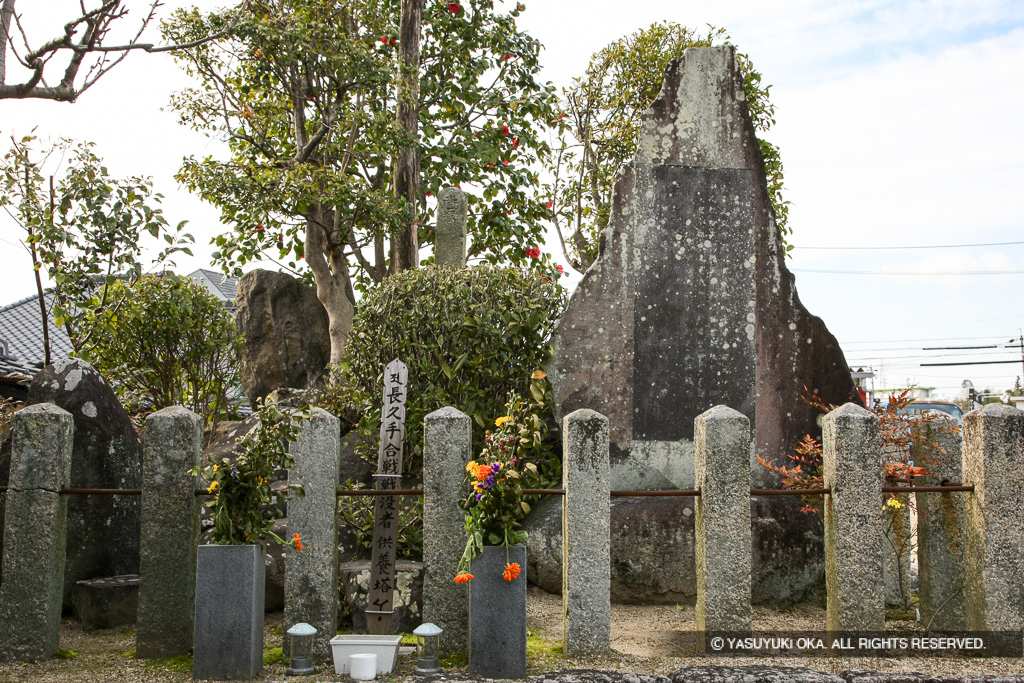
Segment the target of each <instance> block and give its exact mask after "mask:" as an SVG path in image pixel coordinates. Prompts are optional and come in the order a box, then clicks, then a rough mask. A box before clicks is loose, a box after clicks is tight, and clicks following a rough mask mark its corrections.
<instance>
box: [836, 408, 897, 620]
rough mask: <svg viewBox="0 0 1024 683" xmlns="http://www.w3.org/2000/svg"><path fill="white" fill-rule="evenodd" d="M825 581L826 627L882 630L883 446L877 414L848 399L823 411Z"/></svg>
mask: <svg viewBox="0 0 1024 683" xmlns="http://www.w3.org/2000/svg"><path fill="white" fill-rule="evenodd" d="M822 427H823V428H822V437H823V439H822V440H823V456H824V457H823V471H824V480H825V486H826V487H828V488H831V489H832V493H831V495H828V496H825V500H824V508H825V585H826V588H827V590H828V606H827V609H826V628H827V629H828V630H829V631H881V630H883V624H884V620H885V593H884V590H883V578H882V451H881V435H880V430H879V426H878V418H877V417H875V415H874V414H873V413H871V412H869V411H867V410H865V409H864V408H862V407H860V406H858V405H856V404H854V403H847V404H846V405H844V406H841V407H839V408H836V409H835V410H833V411H832V412H830V413H829V414H828V415H826V416H825V417H824V420H823V425H822Z"/></svg>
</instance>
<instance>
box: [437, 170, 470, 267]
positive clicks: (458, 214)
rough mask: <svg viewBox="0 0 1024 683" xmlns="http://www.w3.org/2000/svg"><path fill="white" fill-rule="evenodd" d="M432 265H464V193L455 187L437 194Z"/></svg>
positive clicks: (447, 188)
mask: <svg viewBox="0 0 1024 683" xmlns="http://www.w3.org/2000/svg"><path fill="white" fill-rule="evenodd" d="M434 265H438V266H452V267H453V268H465V267H466V194H465V193H464V192H463V191H462V190H460V189H459V188H457V187H446V188H444V189H443V190H441V191H440V192H439V193H438V195H437V229H436V231H435V238H434Z"/></svg>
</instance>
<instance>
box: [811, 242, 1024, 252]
mask: <svg viewBox="0 0 1024 683" xmlns="http://www.w3.org/2000/svg"><path fill="white" fill-rule="evenodd" d="M1011 244H1024V242H985V243H983V244H922V245H916V246H903V247H803V246H800V245H799V244H797V245H794V246H793V248H794V249H815V250H820V251H825V250H828V251H882V250H886V251H888V250H895V249H963V248H967V247H1005V246H1009V245H1011Z"/></svg>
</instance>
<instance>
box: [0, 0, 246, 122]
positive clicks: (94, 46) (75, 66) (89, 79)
mask: <svg viewBox="0 0 1024 683" xmlns="http://www.w3.org/2000/svg"><path fill="white" fill-rule="evenodd" d="M15 1H16V0H3V5H2V8H0V100H2V99H41V100H53V101H56V102H74V101H75V100H76V99H78V97H79V95H81V94H82V93H83V92H85V91H86V90H88V89H89V88H90V87H91V86H92V85H93V84H95V83H96V81H98V80H99V79H100V78H101V77H102V76H103V75H104V74H106V73H108V72H109V71H110V70H111V69H113V68H114V67H115V66H117V65H118V64H120V63H121V62H122V61H123V60H124V58H125V57H126V56H127V55H128V53H129V52H131V51H133V50H141V51H144V52H148V53H158V52H171V51H175V50H188V49H191V48H194V47H198V46H200V45H204V44H206V43H210V42H213V41H216V40H220V39H221V38H223V37H224V36H226V35H228V34H229V33H230V32H231V31H232V30H234V28H235V26H237V25H238V22H239V21H240V20H241V18H242V16H243V15H244V14H245V11H246V10H247V9H248V6H249V1H250V0H242V3H241V4H240V5H239V7H238V9H237V11H236V12H235V15H234V17H232V19H231V21H230V22H229V23H228V25H227V26H225V27H224V28H223V29H222V30H220V31H218V32H216V33H214V34H212V35H209V36H206V37H204V38H199V39H197V40H193V41H190V42H187V43H176V44H173V45H156V44H154V43H142V42H139V39H140V38H141V36H142V34H143V32H144V31H145V30H146V28H147V27H148V26H149V25H150V24H152V22H153V19H154V18H155V17H156V12H157V10H158V9H159V8H160V7H162V6H163V3H162V2H160V0H153V2H152V4H151V5H150V7H149V10H148V12H147V13H146V16H145V18H144V19H143V20H142V22H141V23H140V25H139V30H138V31H137V32H136V34H135V36H134V37H133V38H132V39H131V40H130V41H129V42H128V43H126V44H123V45H104V40H105V39H106V38H107V35H108V33H109V31H110V27H111V25H112V24H113V23H114V22H116V21H117V20H119V19H123V18H124V17H126V16H127V15H128V10H127V9H126V8H124V7H122V5H121V3H122V2H123V0H105V1H104V2H103V3H102V4H101V5H100V6H99V7H96V8H95V9H92V10H87V9H86V7H85V3H84V2H81V3H80V8H81V12H82V13H81V15H80V16H78V17H76V18H74V19H72V20H71V21H69V22H67V23H65V24H64V34H63V35H61V36H58V37H56V38H54V39H52V40H50V41H48V42H46V43H43V45H42V46H41V47H38V48H35V49H33V48H32V47H31V44H30V42H29V39H28V36H27V35H26V34H25V31H24V28H23V27H22V24H21V17H20V15H17V14H15V12H14V3H15ZM12 18H13V19H14V22H15V24H16V26H17V27H18V30H19V32H20V33H21V37H22V42H23V43H24V45H25V50H26V52H25V55H24V57H18V53H17V50H16V48H15V45H14V38H13V36H12V35H11V32H10V26H11V19H12ZM83 29H84V30H83ZM80 32H81V37H80V38H78V39H76V36H78V34H79V33H80ZM8 45H10V48H11V52H12V54H14V55H15V57H16V58H17V59H18V61H19V62H20V63H21V65H22V66H24V67H25V68H27V69H29V70H30V71H31V74H30V75H29V76H28V77H27V79H26V80H25V81H24V82H23V83H19V84H14V85H11V84H7V80H6V79H7V47H8ZM63 51H70V52H71V53H72V55H71V58H70V60H69V61H68V65H67V67H66V68H65V70H64V76H63V78H61V80H60V83H59V84H58V85H55V86H49V85H47V84H46V79H45V78H44V71H45V69H46V66H47V64H48V63H49V62H50V60H51V59H52V58H53V57H54V56H55V55H57V54H59V53H61V52H63ZM109 53H118V54H117V57H116V58H115V59H113V60H111V59H110V58H109V57H108V56H107V55H108V54H109ZM93 54H95V55H97V56H98V58H97V61H96V62H94V63H93V64H92V65H91V66H89V68H88V70H87V71H86V73H85V76H84V78H83V79H82V80H81V81H80V82H78V83H76V81H77V80H78V78H79V75H80V72H81V69H82V65H83V63H84V62H85V59H86V57H87V56H89V55H93Z"/></svg>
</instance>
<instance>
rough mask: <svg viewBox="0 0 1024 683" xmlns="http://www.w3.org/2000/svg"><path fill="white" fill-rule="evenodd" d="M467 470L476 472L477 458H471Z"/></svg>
mask: <svg viewBox="0 0 1024 683" xmlns="http://www.w3.org/2000/svg"><path fill="white" fill-rule="evenodd" d="M466 471H467V472H473V473H476V461H475V460H470V461H469V462H468V463H466Z"/></svg>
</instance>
